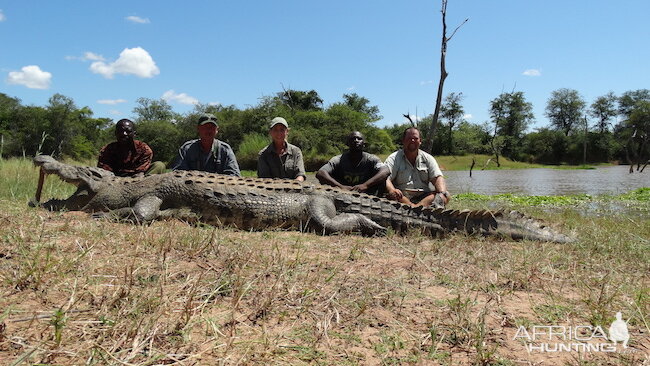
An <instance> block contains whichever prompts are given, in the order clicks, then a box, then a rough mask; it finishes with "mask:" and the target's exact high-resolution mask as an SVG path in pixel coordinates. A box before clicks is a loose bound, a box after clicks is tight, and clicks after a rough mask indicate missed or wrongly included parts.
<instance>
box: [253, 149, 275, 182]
mask: <svg viewBox="0 0 650 366" xmlns="http://www.w3.org/2000/svg"><path fill="white" fill-rule="evenodd" d="M265 151H266V149H263V150H262V151H260V152H259V154H258V156H257V177H258V178H272V177H273V175H272V174H271V166H270V165H269V163H268V162H267V161H266V154H264V152H265Z"/></svg>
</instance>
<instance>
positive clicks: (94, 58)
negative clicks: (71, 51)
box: [81, 51, 104, 61]
mask: <svg viewBox="0 0 650 366" xmlns="http://www.w3.org/2000/svg"><path fill="white" fill-rule="evenodd" d="M81 60H83V61H86V60H90V61H104V56H102V55H98V54H96V53H93V52H90V51H86V52H84V55H83V57H82V58H81Z"/></svg>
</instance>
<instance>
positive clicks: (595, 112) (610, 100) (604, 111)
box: [589, 92, 618, 133]
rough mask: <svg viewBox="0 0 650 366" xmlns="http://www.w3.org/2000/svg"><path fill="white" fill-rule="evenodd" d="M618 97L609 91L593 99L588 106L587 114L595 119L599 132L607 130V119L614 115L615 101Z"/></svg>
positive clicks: (616, 112)
mask: <svg viewBox="0 0 650 366" xmlns="http://www.w3.org/2000/svg"><path fill="white" fill-rule="evenodd" d="M617 100H618V98H616V96H615V95H614V93H612V92H609V93H607V94H605V95H603V96H600V97H598V98H596V100H594V102H593V103H592V104H591V106H590V108H589V115H590V116H592V117H594V118H595V119H596V128H598V131H599V132H600V133H605V131H609V126H610V123H609V121H610V120H611V119H612V118H613V117H616V115H617V114H618V110H617V109H616V101H617Z"/></svg>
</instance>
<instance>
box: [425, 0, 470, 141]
mask: <svg viewBox="0 0 650 366" xmlns="http://www.w3.org/2000/svg"><path fill="white" fill-rule="evenodd" d="M440 12H441V13H442V42H441V44H440V82H438V96H437V97H436V109H435V110H434V112H433V119H432V121H431V127H430V128H429V133H428V134H427V137H426V140H425V141H424V146H423V147H424V150H425V151H429V152H431V150H432V149H433V137H434V136H435V135H436V130H437V128H438V116H439V115H440V106H441V105H442V91H443V89H444V85H445V79H446V78H447V75H449V74H448V73H447V68H446V67H445V58H446V57H447V42H449V41H451V39H452V38H453V37H454V34H456V31H458V29H459V28H460V27H462V26H463V24H465V23H467V21H468V20H469V18H467V19H465V21H463V22H462V23H461V24H460V25H459V26H458V27H456V29H454V31H453V32H452V33H451V35H450V36H449V37H447V19H446V18H447V0H442V9H441V10H440Z"/></svg>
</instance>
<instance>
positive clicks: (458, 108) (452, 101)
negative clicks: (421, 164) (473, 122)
mask: <svg viewBox="0 0 650 366" xmlns="http://www.w3.org/2000/svg"><path fill="white" fill-rule="evenodd" d="M462 101H463V93H450V94H448V95H447V96H446V97H445V100H444V102H443V104H442V106H441V107H440V117H441V119H443V120H445V121H447V153H448V154H449V155H454V150H455V149H454V126H455V125H456V124H458V123H459V122H461V121H462V120H463V116H464V115H465V110H464V109H463V105H462V104H461V102H462Z"/></svg>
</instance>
